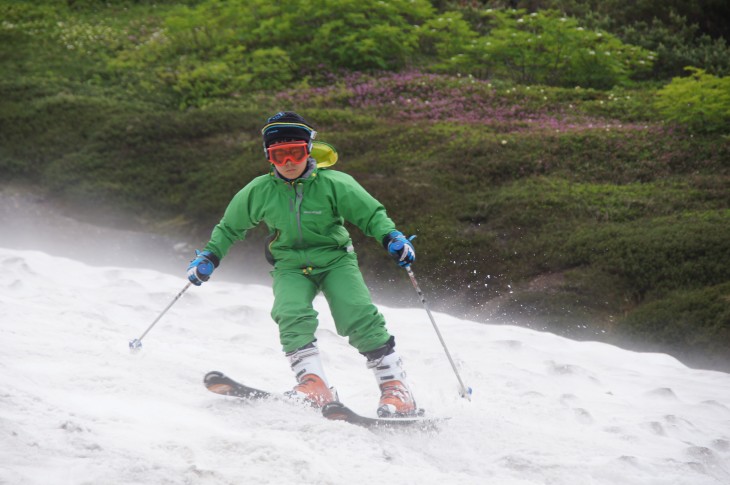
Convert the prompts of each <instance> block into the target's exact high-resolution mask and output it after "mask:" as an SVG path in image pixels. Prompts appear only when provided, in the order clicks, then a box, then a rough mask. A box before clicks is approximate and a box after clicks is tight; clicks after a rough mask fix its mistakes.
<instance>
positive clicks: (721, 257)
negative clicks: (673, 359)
mask: <svg viewBox="0 0 730 485" xmlns="http://www.w3.org/2000/svg"><path fill="white" fill-rule="evenodd" d="M553 257H554V261H559V262H560V263H561V265H562V266H563V267H566V266H567V267H575V266H581V265H590V266H593V267H595V268H599V269H602V270H604V271H606V272H608V273H609V274H613V275H616V276H618V277H619V278H621V279H622V280H623V281H624V282H625V285H626V288H627V289H628V292H629V293H628V294H627V297H628V298H630V299H631V301H633V302H635V303H640V302H642V301H644V299H645V298H647V297H649V298H650V297H651V296H652V295H656V294H658V293H661V292H666V291H671V290H676V289H680V288H686V289H692V288H700V287H702V286H709V285H717V284H721V283H723V282H725V281H727V280H728V278H730V210H727V209H725V210H722V209H720V210H716V211H701V212H690V211H687V212H683V213H681V214H678V215H671V216H666V217H657V218H653V219H650V220H648V221H647V220H641V221H636V222H630V223H625V224H608V225H595V226H594V227H591V226H589V225H587V226H583V227H580V228H579V229H578V230H576V231H575V232H574V233H573V234H571V235H570V236H569V237H568V238H567V240H566V241H565V243H564V244H562V245H561V246H558V247H556V248H555V250H554V253H553Z"/></svg>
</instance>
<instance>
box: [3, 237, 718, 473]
mask: <svg viewBox="0 0 730 485" xmlns="http://www.w3.org/2000/svg"><path fill="white" fill-rule="evenodd" d="M0 268H2V275H3V276H2V279H1V280H0V483H2V484H13V485H15V484H44V485H45V484H246V483H276V484H279V483H307V484H309V483H313V484H314V483H317V484H341V483H348V484H371V483H393V484H395V483H404V484H416V483H417V484H445V483H460V484H484V483H492V484H499V485H511V484H515V485H516V484H566V485H568V484H569V485H576V484H624V485H631V484H640V485H648V484H651V485H657V484H673V485H674V484H678V485H681V484H687V485H690V484H691V485H700V484H728V483H730V375H728V374H725V373H720V372H710V371H698V370H691V369H688V368H686V367H685V366H683V365H682V364H680V363H679V362H677V361H676V360H675V359H673V358H671V357H669V356H667V355H659V354H639V353H634V352H629V351H625V350H622V349H619V348H616V347H612V346H609V345H605V344H600V343H590V342H583V343H581V342H574V341H571V340H567V339H565V338H561V337H557V336H555V335H552V334H547V333H540V332H536V331H532V330H529V329H524V328H518V327H513V326H502V325H482V324H476V323H473V322H468V321H463V320H458V319H455V318H452V317H449V316H447V315H442V314H436V320H437V322H438V324H439V326H440V328H441V331H442V333H443V334H444V338H445V339H446V342H447V343H448V345H449V347H450V350H451V351H452V354H453V355H454V357H455V359H456V360H457V363H458V365H459V366H460V370H461V372H462V375H463V377H464V380H465V381H466V383H467V384H468V385H470V386H472V387H473V388H474V399H473V401H472V402H467V401H465V400H463V399H461V398H459V396H458V393H457V382H456V378H455V376H454V374H453V371H452V370H451V368H450V366H449V364H448V361H447V360H446V358H445V356H444V353H443V350H442V348H441V346H440V344H439V342H438V340H437V338H436V335H435V333H434V332H433V329H432V328H431V325H430V323H429V322H428V319H427V316H426V314H425V312H424V311H423V309H422V308H420V307H419V306H418V305H419V304H418V301H417V300H416V298H415V295H414V308H413V309H407V310H399V309H390V308H382V310H383V312H384V313H385V315H386V318H387V319H388V322H389V328H390V330H391V331H392V333H394V334H395V335H396V336H397V339H398V344H399V350H400V352H401V354H402V356H403V357H404V360H405V363H406V365H407V369H408V371H409V374H410V376H411V379H412V382H413V385H414V388H415V393H416V397H417V399H418V401H419V405H420V406H422V407H424V408H426V409H427V410H428V412H429V414H431V415H439V416H442V415H443V416H451V417H452V419H451V420H449V421H448V423H447V424H446V425H444V426H443V428H442V430H441V431H440V432H439V433H432V434H428V433H423V432H406V433H404V432H400V433H394V432H388V431H378V432H373V431H368V430H365V429H361V428H357V427H354V426H351V425H348V424H346V423H341V422H330V421H326V420H324V419H323V418H321V417H320V416H319V415H318V414H317V413H316V412H315V411H313V410H310V409H304V408H300V407H297V406H295V405H290V404H287V403H264V404H250V403H243V402H240V401H238V400H236V399H231V398H226V397H223V396H218V395H214V394H211V393H209V392H207V391H206V390H205V389H204V388H203V386H202V383H201V380H202V377H203V375H204V374H205V372H207V371H209V370H214V369H215V370H220V371H223V372H225V373H227V374H229V375H231V376H234V377H238V378H240V379H241V380H243V381H244V382H246V383H248V384H251V385H254V386H259V387H263V388H266V389H270V390H276V391H284V390H286V389H288V388H290V387H291V386H292V385H293V377H292V375H291V373H290V370H289V368H288V366H287V362H286V360H285V359H284V358H283V356H282V355H281V352H280V351H279V349H278V339H277V332H276V328H275V325H274V324H273V323H272V322H271V320H270V317H269V309H270V306H271V303H272V296H271V290H270V288H268V287H265V286H246V285H241V284H234V283H222V282H216V281H211V282H210V283H208V284H206V285H203V286H202V287H200V288H191V289H190V291H188V292H187V293H186V294H185V295H184V296H183V297H182V298H181V299H180V300H179V301H178V302H177V304H176V305H175V306H173V308H172V309H171V310H170V312H169V313H168V314H167V315H166V316H165V317H164V318H163V320H161V321H160V323H159V324H158V325H157V326H156V327H155V328H154V329H153V330H152V331H151V332H150V334H149V335H148V336H147V337H146V338H145V340H144V348H143V350H142V351H141V353H139V354H136V355H132V354H130V353H129V350H128V347H127V342H128V341H129V340H130V339H132V338H135V337H138V336H139V335H140V334H141V332H142V331H144V329H145V328H147V326H148V325H149V324H150V323H151V322H152V321H153V320H154V318H155V317H156V316H157V315H158V314H159V312H160V311H161V310H162V309H163V308H164V307H165V306H166V305H167V304H168V303H169V302H170V301H171V299H172V297H173V296H174V295H175V294H176V293H177V292H178V291H179V290H180V289H181V288H182V287H183V286H184V285H185V282H186V280H185V279H184V277H183V276H182V275H181V276H180V277H174V276H170V275H166V274H162V273H157V272H154V271H149V270H137V269H131V270H130V269H119V268H109V267H106V268H98V267H91V266H87V265H84V264H82V263H79V262H76V261H72V260H68V259H63V258H58V257H52V256H49V255H47V254H45V253H41V252H33V251H17V250H9V249H0ZM405 277H406V276H405V275H404V278H405ZM316 305H317V308H318V310H320V316H321V322H322V323H321V326H320V331H319V334H318V337H319V341H320V348H321V349H322V352H323V354H324V359H325V364H326V366H327V371H328V377H329V379H330V381H332V382H333V383H334V384H335V385H336V386H337V387H338V390H339V393H340V397H341V398H342V399H343V401H345V402H346V403H348V404H349V405H351V406H352V407H353V408H355V409H357V410H360V411H362V412H363V413H372V412H373V411H374V408H375V404H376V401H377V392H376V385H375V382H374V378H373V377H372V375H371V374H370V372H369V371H368V370H367V369H366V368H365V365H364V361H363V358H362V357H361V356H360V355H359V354H357V352H356V351H355V350H354V349H352V348H350V347H348V345H347V343H346V341H345V339H342V338H340V337H338V336H337V335H336V334H335V332H334V326H333V323H332V321H331V317H330V315H329V313H328V311H327V309H326V304H325V302H324V300H323V299H321V298H319V299H318V300H317V302H316ZM496 323H498V322H496Z"/></svg>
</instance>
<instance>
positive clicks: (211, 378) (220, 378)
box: [203, 370, 277, 400]
mask: <svg viewBox="0 0 730 485" xmlns="http://www.w3.org/2000/svg"><path fill="white" fill-rule="evenodd" d="M203 383H204V384H205V387H206V388H207V389H208V390H209V391H210V392H215V393H216V394H223V395H224V396H235V397H242V398H245V399H254V400H257V399H268V398H272V397H277V395H276V394H272V393H270V392H267V391H262V390H261V389H256V388H253V387H249V386H247V385H245V384H241V383H240V382H238V381H234V380H233V379H231V378H230V377H228V376H227V375H225V374H223V373H222V372H218V371H215V370H214V371H211V372H208V373H207V374H205V377H204V378H203Z"/></svg>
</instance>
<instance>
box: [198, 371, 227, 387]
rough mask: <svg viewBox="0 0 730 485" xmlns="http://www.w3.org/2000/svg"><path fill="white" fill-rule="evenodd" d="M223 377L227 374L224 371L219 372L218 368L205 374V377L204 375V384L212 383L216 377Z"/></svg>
mask: <svg viewBox="0 0 730 485" xmlns="http://www.w3.org/2000/svg"><path fill="white" fill-rule="evenodd" d="M223 377H225V374H223V373H222V372H218V371H217V370H213V371H210V372H208V373H207V374H205V377H203V384H205V385H206V386H208V384H210V383H211V381H213V380H215V379H221V378H223Z"/></svg>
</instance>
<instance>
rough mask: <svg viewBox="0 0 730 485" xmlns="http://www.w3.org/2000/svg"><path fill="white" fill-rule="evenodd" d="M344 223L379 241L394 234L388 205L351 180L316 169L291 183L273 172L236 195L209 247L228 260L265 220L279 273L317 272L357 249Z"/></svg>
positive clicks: (217, 227)
mask: <svg viewBox="0 0 730 485" xmlns="http://www.w3.org/2000/svg"><path fill="white" fill-rule="evenodd" d="M344 221H348V222H350V223H352V224H354V225H355V226H357V227H358V228H359V229H360V230H362V232H363V233H365V234H366V235H367V236H370V237H374V238H375V239H376V240H377V241H378V242H382V240H383V238H384V237H385V236H386V235H387V234H388V233H389V232H391V231H394V230H395V224H394V223H393V221H392V220H391V219H390V218H389V217H388V215H387V214H386V211H385V208H384V207H383V205H382V204H380V202H378V201H377V200H376V199H375V198H374V197H373V196H371V195H370V194H369V193H368V192H367V191H366V190H365V189H364V188H363V187H362V186H361V185H360V184H359V183H357V182H356V181H355V179H354V178H352V177H351V176H349V175H347V174H345V173H343V172H339V171H335V170H328V169H326V168H316V169H314V171H313V172H312V173H310V175H309V176H308V177H307V178H303V179H297V180H293V181H291V182H287V181H285V180H283V179H281V178H279V177H277V176H276V175H275V173H274V169H273V168H272V170H271V172H269V174H267V175H262V176H259V177H256V178H255V179H253V180H252V181H251V182H250V183H249V184H248V185H246V186H245V187H244V188H243V189H241V190H240V191H239V192H238V193H237V194H236V195H235V196H234V197H233V199H232V200H231V202H230V204H229V205H228V208H227V209H226V211H225V213H224V215H223V218H222V219H221V221H220V223H218V224H217V225H216V226H215V228H214V229H213V233H212V234H211V238H210V241H209V242H208V244H207V245H206V246H205V249H207V250H208V251H211V252H213V253H214V254H215V255H216V256H218V257H219V258H220V259H223V257H225V255H226V254H227V253H228V250H229V248H230V247H231V245H232V244H233V243H234V242H235V241H239V240H243V239H244V238H245V237H246V232H247V231H248V230H249V229H252V228H253V227H255V226H257V225H258V224H259V223H260V222H264V223H266V225H267V226H268V228H269V231H270V243H269V246H268V249H269V251H270V253H271V255H272V256H273V259H274V266H275V269H277V270H291V269H300V270H303V271H304V273H307V274H309V273H317V272H318V269H325V268H326V267H327V266H329V265H331V264H334V263H336V262H337V261H339V260H340V259H341V258H343V257H344V256H345V255H347V254H348V253H351V252H353V251H354V249H353V246H352V240H351V239H350V234H349V233H348V232H347V229H345V226H344Z"/></svg>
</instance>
